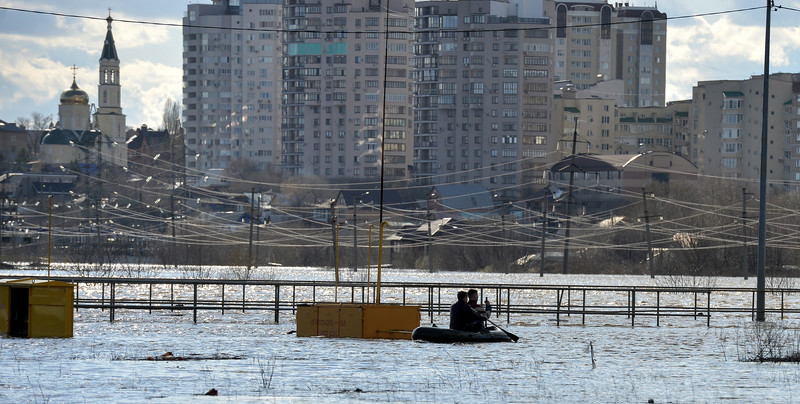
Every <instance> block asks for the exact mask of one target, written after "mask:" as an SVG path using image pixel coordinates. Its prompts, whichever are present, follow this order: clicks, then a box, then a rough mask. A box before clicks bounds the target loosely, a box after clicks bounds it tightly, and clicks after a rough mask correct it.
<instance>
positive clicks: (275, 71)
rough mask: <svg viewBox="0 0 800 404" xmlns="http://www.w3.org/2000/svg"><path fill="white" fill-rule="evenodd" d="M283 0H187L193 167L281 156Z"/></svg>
mask: <svg viewBox="0 0 800 404" xmlns="http://www.w3.org/2000/svg"><path fill="white" fill-rule="evenodd" d="M281 10H282V8H281V0H240V1H230V0H212V4H189V6H188V11H187V14H186V16H185V17H184V19H183V24H184V27H183V39H184V42H183V43H184V45H183V46H184V49H183V74H184V76H183V121H184V122H183V125H184V130H185V138H186V140H185V142H186V165H187V168H188V169H189V170H190V171H189V172H190V173H195V174H201V173H204V172H206V173H207V172H209V170H212V169H225V168H228V167H229V166H230V164H231V163H232V162H233V161H236V160H238V159H247V160H249V161H251V162H253V163H255V164H256V165H257V166H258V167H259V168H262V169H263V168H266V167H267V166H269V165H277V164H279V163H280V137H279V136H280V98H279V95H280V73H281V69H280V49H281V47H280V40H281V38H280V28H281Z"/></svg>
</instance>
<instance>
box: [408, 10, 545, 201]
mask: <svg viewBox="0 0 800 404" xmlns="http://www.w3.org/2000/svg"><path fill="white" fill-rule="evenodd" d="M550 23H551V21H550V19H548V18H544V17H543V16H542V3H541V1H522V0H519V1H518V0H461V1H458V2H453V1H424V2H417V3H416V17H415V22H414V24H415V25H414V27H415V40H414V59H413V62H412V63H413V74H412V75H413V78H414V125H415V126H414V178H415V179H416V180H417V182H419V183H423V184H441V183H464V184H466V183H474V184H481V185H484V186H486V187H488V188H490V189H492V190H494V191H495V192H496V193H497V194H498V196H499V197H502V198H510V199H513V198H517V197H519V193H520V190H521V189H522V188H525V187H533V188H536V187H541V186H543V183H544V172H545V170H546V165H547V163H548V150H549V148H550V147H551V142H553V141H554V139H553V138H552V136H551V134H550V110H551V107H552V99H553V97H552V86H553V84H552V80H553V77H552V74H551V67H550V65H551V59H550V57H551V55H552V41H551V39H550V32H551V29H550V28H551V27H550Z"/></svg>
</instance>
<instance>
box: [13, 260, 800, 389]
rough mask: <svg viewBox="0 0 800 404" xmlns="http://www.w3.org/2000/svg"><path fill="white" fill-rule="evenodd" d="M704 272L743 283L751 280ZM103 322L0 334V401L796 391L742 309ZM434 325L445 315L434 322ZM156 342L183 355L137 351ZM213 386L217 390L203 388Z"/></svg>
mask: <svg viewBox="0 0 800 404" xmlns="http://www.w3.org/2000/svg"><path fill="white" fill-rule="evenodd" d="M6 274H7V275H10V274H15V273H10V272H9V273H6ZM37 275H38V276H41V273H38V274H37ZM150 275H152V274H148V276H150ZM217 275H219V276H224V273H221V274H217ZM217 275H213V274H212V275H210V276H212V277H214V276H217ZM330 275H331V271H330V270H315V269H308V268H294V269H289V268H283V269H280V270H270V271H265V272H263V273H260V275H259V276H261V277H264V278H271V279H327V277H329V276H330ZM168 276H175V274H168ZM352 276H355V275H352ZM0 277H2V276H0ZM387 278H389V279H388V280H391V281H419V280H423V279H424V280H428V281H446V282H461V281H463V282H478V283H484V282H487V283H488V282H493V283H494V282H498V283H499V282H505V283H511V282H530V283H545V282H546V283H554V284H604V285H607V284H610V285H626V286H627V285H648V284H650V282H652V281H651V280H650V279H649V278H647V277H624V276H617V277H603V276H579V275H575V276H562V275H558V276H555V275H548V276H546V277H545V278H543V279H540V278H538V275H535V276H534V275H490V274H474V273H440V274H433V275H432V274H426V273H424V272H416V271H399V270H398V271H388V272H386V273H385V274H384V280H387ZM715 282H721V283H722V284H723V285H724V286H743V287H744V286H752V285H751V283H754V280H751V281H749V283H746V282H745V281H743V280H737V279H720V280H718V281H715ZM717 286H721V285H719V284H718V285H717ZM81 293H82V294H83V293H84V291H83V290H82V291H81ZM87 293H90V292H87ZM116 318H117V321H116V322H114V323H110V322H109V321H108V313H107V312H103V311H100V310H86V309H84V310H80V311H78V312H77V313H75V327H74V334H75V336H74V337H73V338H68V339H18V338H0V402H87V403H107V402H137V403H138V402H142V401H144V400H148V401H152V402H170V403H172V402H188V401H190V400H195V401H198V402H200V401H202V402H220V401H228V402H311V401H313V402H337V403H339V402H377V401H382V402H437V403H438V402H452V403H462V402H463V403H466V402H487V401H499V402H553V401H556V402H641V403H646V402H647V401H648V400H650V399H652V400H653V401H654V402H656V403H663V402H711V401H723V400H724V401H729V402H748V403H749V402H755V401H763V400H768V401H770V402H797V401H798V400H800V397H799V396H800V390H798V388H797V387H796V386H798V382H800V366H798V365H796V364H786V363H784V364H773V363H753V362H743V361H740V360H739V358H738V357H739V356H740V353H741V351H740V349H741V340H742V339H745V338H746V333H747V332H748V331H747V329H748V326H747V323H748V322H747V321H746V320H741V319H731V320H729V321H726V322H720V323H719V324H717V325H716V326H712V327H710V328H709V327H706V325H705V322H703V321H697V320H691V319H686V320H684V321H673V322H671V324H670V325H669V326H662V327H655V326H654V325H648V324H647V322H645V323H644V324H643V325H641V326H639V325H637V326H636V327H634V328H631V327H630V326H625V325H623V324H624V321H621V322H620V324H609V322H607V321H605V320H603V321H587V325H586V326H580V325H574V324H573V325H566V326H565V325H563V324H562V325H561V326H560V327H557V326H556V325H555V323H554V322H552V321H550V320H551V319H547V318H514V317H512V318H511V323H510V324H506V323H505V319H504V318H503V319H502V320H503V322H501V323H500V324H501V325H502V326H503V327H504V328H507V329H508V330H509V331H511V332H513V333H515V334H517V335H518V336H519V337H520V340H519V342H518V343H516V344H514V343H501V344H471V345H470V344H429V343H417V342H412V341H405V340H403V341H391V340H358V339H330V338H299V337H297V336H295V335H294V334H293V333H292V332H293V331H294V329H295V325H294V320H293V318H292V317H291V315H290V314H289V313H286V314H285V315H284V316H282V317H281V324H277V325H276V324H274V323H273V321H272V320H273V314H272V312H264V313H259V312H247V313H242V312H236V311H226V313H225V314H224V315H222V314H221V313H210V312H203V313H201V314H200V315H199V317H198V323H197V324H194V323H192V315H191V313H186V314H181V313H177V312H153V313H152V314H149V313H147V312H146V311H135V312H134V311H121V310H120V311H117V315H116ZM436 321H437V322H439V323H440V324H444V323H446V318H442V317H439V318H437V319H436ZM423 322H427V317H426V316H424V315H423ZM576 322H578V323H579V321H576ZM567 324H572V323H567ZM166 352H171V353H172V354H173V355H174V356H175V357H183V358H186V359H187V360H171V361H164V360H147V359H148V357H158V356H159V355H162V354H164V353H166ZM212 388H213V389H216V390H217V391H218V394H219V396H217V397H210V396H205V395H203V394H204V393H206V392H207V391H209V390H210V389H212ZM211 400H213V401H211Z"/></svg>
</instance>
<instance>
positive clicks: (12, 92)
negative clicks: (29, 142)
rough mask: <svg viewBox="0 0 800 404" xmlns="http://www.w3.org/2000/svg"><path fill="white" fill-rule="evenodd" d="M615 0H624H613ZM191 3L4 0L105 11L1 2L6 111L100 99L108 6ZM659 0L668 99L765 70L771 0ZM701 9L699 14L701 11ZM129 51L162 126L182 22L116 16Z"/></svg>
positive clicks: (1, 90)
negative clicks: (73, 89)
mask: <svg viewBox="0 0 800 404" xmlns="http://www.w3.org/2000/svg"><path fill="white" fill-rule="evenodd" d="M610 2H611V3H614V1H610ZM189 3H209V4H210V3H211V0H192V1H186V0H183V1H181V0H166V1H165V0H135V1H131V0H106V1H104V2H100V1H85V0H38V1H35V2H31V1H29V0H24V1H19V0H0V7H8V8H17V9H24V10H32V11H41V12H55V13H63V14H73V15H81V16H90V17H95V18H96V19H85V18H73V17H62V16H52V15H45V14H38V13H30V12H21V11H13V10H6V9H0V44H2V46H0V94H2V96H0V119H2V120H4V121H9V122H14V121H16V120H17V118H20V117H25V118H30V116H31V114H32V113H34V112H38V113H43V114H45V115H49V114H52V115H53V116H54V117H56V118H55V119H57V115H58V102H59V96H60V95H61V92H62V91H63V90H65V89H67V88H68V87H69V86H70V85H71V84H72V69H71V67H72V66H73V65H75V66H77V67H78V70H77V77H76V78H77V83H78V86H80V87H81V89H83V90H84V91H86V92H87V93H88V94H89V99H90V103H95V104H96V103H97V82H98V70H97V69H98V65H99V62H98V60H99V58H100V51H101V50H102V48H103V39H104V38H105V33H106V25H107V24H106V21H105V18H106V17H107V16H108V13H109V11H108V9H109V8H110V9H111V16H112V17H113V18H114V19H116V20H123V19H125V20H137V21H155V22H165V23H174V24H180V22H181V18H182V17H183V15H184V13H185V12H186V7H187V4H189ZM629 3H630V4H631V5H636V6H653V5H654V4H656V5H657V6H658V9H659V10H660V11H661V12H664V13H666V14H667V16H668V17H669V18H675V17H684V16H687V18H675V19H673V20H670V21H669V22H668V28H667V72H666V73H667V83H666V99H667V101H674V100H682V99H689V98H691V94H692V86H694V85H696V84H697V82H698V81H705V80H741V79H747V78H749V77H750V76H752V75H758V74H763V72H764V65H763V63H764V33H765V28H764V26H765V20H766V12H765V10H764V9H763V8H759V9H757V10H752V11H743V12H737V13H727V14H721V15H709V16H696V15H699V14H704V13H714V12H720V11H728V10H738V9H745V8H751V7H762V6H764V5H765V4H766V2H765V1H762V0H737V1H733V0H709V1H697V0H662V2H661V4H657V2H655V1H653V0H649V1H629ZM775 5H776V6H783V7H787V8H793V9H796V10H800V0H786V1H784V0H776V1H775ZM787 8H783V9H779V10H778V11H777V12H774V13H773V14H772V30H771V47H770V72H772V73H777V72H788V73H800V11H793V10H789V9H787ZM691 16H696V17H691ZM112 30H113V34H114V39H115V42H116V47H117V53H118V55H119V58H120V70H121V73H120V78H121V84H122V111H123V113H124V114H125V115H127V124H128V126H130V127H140V126H141V125H143V124H146V125H147V126H148V127H152V128H158V127H159V126H160V125H161V115H162V111H163V108H164V103H165V102H166V100H167V99H172V100H175V101H180V100H181V98H182V95H181V87H182V82H181V77H182V67H181V63H182V58H181V53H182V51H183V41H182V37H181V29H180V27H165V26H155V25H143V24H134V23H125V22H121V21H116V22H114V24H113V25H112Z"/></svg>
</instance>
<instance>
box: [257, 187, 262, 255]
mask: <svg viewBox="0 0 800 404" xmlns="http://www.w3.org/2000/svg"><path fill="white" fill-rule="evenodd" d="M256 212H258V213H257V215H256V217H257V218H258V224H257V225H256V268H258V263H259V260H258V250H260V249H261V248H260V247H261V193H259V194H258V206H257V207H256Z"/></svg>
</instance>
